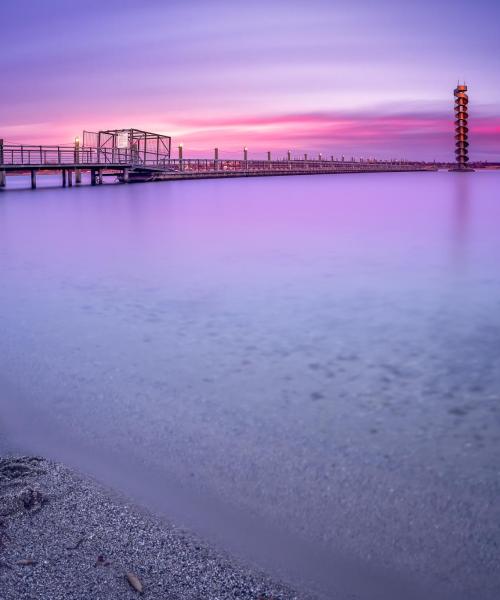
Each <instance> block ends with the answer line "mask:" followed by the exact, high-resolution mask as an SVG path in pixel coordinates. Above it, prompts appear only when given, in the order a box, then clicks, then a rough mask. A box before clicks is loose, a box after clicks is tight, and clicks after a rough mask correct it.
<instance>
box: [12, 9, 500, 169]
mask: <svg viewBox="0 0 500 600" xmlns="http://www.w3.org/2000/svg"><path fill="white" fill-rule="evenodd" d="M499 23H500V2H499V1H498V0H476V1H475V2H474V3H472V2H464V1H463V0H455V1H454V2H450V1H440V0H433V1H430V0H420V1H419V2H409V1H405V0H400V1H398V2H396V1H392V0H377V1H376V2H375V1H373V2H369V1H358V2H336V1H334V0H330V1H322V0H309V1H307V2H305V1H302V2H295V1H294V0H288V1H287V2H284V1H281V0H277V1H271V0H268V1H267V2H261V1H260V0H248V1H247V2H242V1H240V0H233V1H232V2H227V1H217V0H205V1H203V2H202V1H198V0H184V2H177V1H176V0H171V1H167V0H163V1H159V0H150V1H148V0H142V1H135V2H131V1H127V0H120V1H115V0H100V1H99V2H97V1H94V0H85V1H82V2H76V1H75V2H73V1H69V0H43V1H42V0H40V1H37V0H31V1H25V0H17V1H16V2H9V3H4V5H3V6H2V34H1V36H0V49H1V52H0V76H1V81H2V86H1V89H2V100H1V104H0V109H1V110H0V137H3V138H5V139H7V140H9V141H23V142H30V141H32V142H34V143H37V142H50V143H68V142H70V141H71V140H72V139H73V138H74V136H75V135H78V134H80V133H81V130H82V129H89V130H97V129H102V128H115V127H138V128H141V129H148V130H152V131H158V132H162V133H168V134H170V135H172V136H173V137H174V144H178V143H179V142H182V143H183V144H184V147H185V156H188V157H189V156H200V155H211V154H212V148H213V147H214V146H219V148H220V152H221V156H228V155H239V154H240V152H241V148H242V147H243V146H245V145H247V146H248V147H249V154H250V157H252V156H255V157H258V156H262V155H263V153H264V152H265V151H266V150H268V149H269V150H272V151H273V153H275V155H280V154H282V153H284V152H286V150H287V149H289V148H290V149H291V150H292V153H293V154H294V155H300V154H302V153H304V152H309V154H310V155H311V156H312V155H315V154H316V153H318V152H322V153H323V154H324V155H327V156H329V155H330V154H333V155H335V156H338V155H340V154H345V155H347V156H351V155H353V154H354V155H356V156H377V157H380V158H390V157H398V156H406V157H408V158H423V159H429V160H432V159H434V158H436V159H447V160H452V159H453V142H454V139H453V87H454V86H455V84H456V82H457V79H458V78H460V79H461V80H463V79H465V80H466V82H467V83H468V84H469V91H470V127H471V132H470V138H471V139H470V141H471V148H470V154H471V159H472V160H474V159H482V158H484V159H489V160H500V35H499V29H498V28H499Z"/></svg>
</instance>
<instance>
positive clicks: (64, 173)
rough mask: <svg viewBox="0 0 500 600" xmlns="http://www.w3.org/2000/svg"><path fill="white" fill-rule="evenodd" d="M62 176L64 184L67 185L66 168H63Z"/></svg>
mask: <svg viewBox="0 0 500 600" xmlns="http://www.w3.org/2000/svg"><path fill="white" fill-rule="evenodd" d="M61 176H62V186H63V187H66V169H62V170H61Z"/></svg>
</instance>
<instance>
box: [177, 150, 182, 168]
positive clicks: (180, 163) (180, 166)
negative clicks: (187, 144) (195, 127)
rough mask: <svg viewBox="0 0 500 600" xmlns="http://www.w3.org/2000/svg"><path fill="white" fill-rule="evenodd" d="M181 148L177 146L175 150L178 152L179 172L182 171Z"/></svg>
mask: <svg viewBox="0 0 500 600" xmlns="http://www.w3.org/2000/svg"><path fill="white" fill-rule="evenodd" d="M182 148H183V145H182V144H179V146H178V147H177V150H178V151H179V170H180V171H182V170H183V162H182Z"/></svg>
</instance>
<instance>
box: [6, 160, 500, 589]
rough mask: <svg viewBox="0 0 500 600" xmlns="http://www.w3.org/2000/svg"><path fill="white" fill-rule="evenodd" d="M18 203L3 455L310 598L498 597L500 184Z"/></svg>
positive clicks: (9, 259)
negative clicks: (29, 458) (128, 505)
mask: <svg viewBox="0 0 500 600" xmlns="http://www.w3.org/2000/svg"><path fill="white" fill-rule="evenodd" d="M13 179H14V178H9V182H10V188H8V189H7V190H6V191H3V192H1V193H0V274H1V284H0V357H1V371H0V381H1V385H2V387H1V392H2V396H1V409H0V419H1V421H0V424H1V426H2V431H1V432H0V437H1V436H3V435H7V436H8V437H9V440H10V444H11V447H18V448H20V449H23V450H26V451H32V452H39V453H44V454H46V455H48V456H50V457H53V458H56V459H59V460H62V461H64V462H67V463H69V464H70V465H73V466H74V467H77V468H79V469H81V470H84V471H85V472H87V473H89V474H91V475H94V476H96V477H97V478H99V479H101V480H103V481H104V482H105V483H107V484H108V485H111V486H112V487H115V488H116V489H119V490H121V491H123V492H125V493H126V494H128V495H129V496H130V497H132V498H135V499H136V500H138V501H139V502H141V503H142V504H144V505H145V506H147V507H149V508H151V509H153V510H155V511H158V512H161V513H163V514H164V515H165V516H166V517H167V518H170V519H172V520H173V521H174V522H176V523H178V524H181V525H183V526H186V527H188V528H191V529H193V530H194V531H197V532H199V533H200V534H201V535H202V536H205V537H206V538H208V539H209V540H211V541H213V542H215V543H217V544H218V545H220V546H222V547H225V548H227V549H228V550H230V551H233V552H236V553H238V554H240V555H241V556H243V557H244V558H245V559H246V560H254V561H255V562H256V563H257V564H258V565H260V566H262V567H263V568H265V569H267V570H270V571H271V572H274V573H277V574H278V575H280V576H283V577H284V578H285V579H287V580H290V581H292V583H294V584H295V585H297V586H299V588H304V589H314V590H316V591H317V592H318V593H320V594H323V595H324V597H328V598H337V597H338V598H349V599H363V600H364V599H370V600H371V599H374V598H380V599H384V600H391V599H393V598H394V599H396V598H397V599H398V600H399V598H401V597H404V598H412V597H414V598H439V599H441V598H446V597H448V596H449V597H453V598H462V597H463V598H469V597H477V598H479V597H480V598H482V599H483V600H487V599H489V598H491V599H493V598H496V597H498V595H497V594H499V593H500V574H499V570H498V564H497V563H498V561H497V549H498V544H499V543H500V532H499V523H500V509H499V507H498V502H497V500H498V493H499V491H500V470H499V467H498V456H499V450H500V412H499V399H500V317H499V314H500V313H499V309H500V268H499V258H500V235H499V228H500V225H499V223H500V193H499V190H500V173H496V172H478V173H474V174H453V173H444V172H439V173H400V174H396V173H388V174H379V173H377V174H360V175H337V176H307V177H290V178H286V177H283V178H263V179H249V180H245V179H236V180H227V181H220V180H214V181H210V180H207V181H182V182H165V183H152V184H141V185H129V186H112V185H104V186H98V187H96V188H91V187H89V186H82V187H81V188H78V189H77V188H73V189H60V188H56V187H54V188H50V187H47V188H44V189H39V190H37V191H36V192H32V191H31V190H22V189H20V188H21V187H22V186H23V185H26V180H24V179H23V178H16V179H15V182H13ZM43 181H45V183H46V184H51V183H52V184H54V185H57V183H58V180H57V178H56V179H52V178H51V177H48V176H47V177H46V179H44V180H43ZM14 187H15V188H19V189H13V188H14Z"/></svg>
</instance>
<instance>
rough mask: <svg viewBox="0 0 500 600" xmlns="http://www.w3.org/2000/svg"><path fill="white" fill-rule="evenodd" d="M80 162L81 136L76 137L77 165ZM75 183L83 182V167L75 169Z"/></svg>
mask: <svg viewBox="0 0 500 600" xmlns="http://www.w3.org/2000/svg"><path fill="white" fill-rule="evenodd" d="M78 164H80V138H79V137H78V136H77V137H76V138H75V165H78ZM75 183H76V184H80V183H82V171H81V169H78V168H76V169H75Z"/></svg>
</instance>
